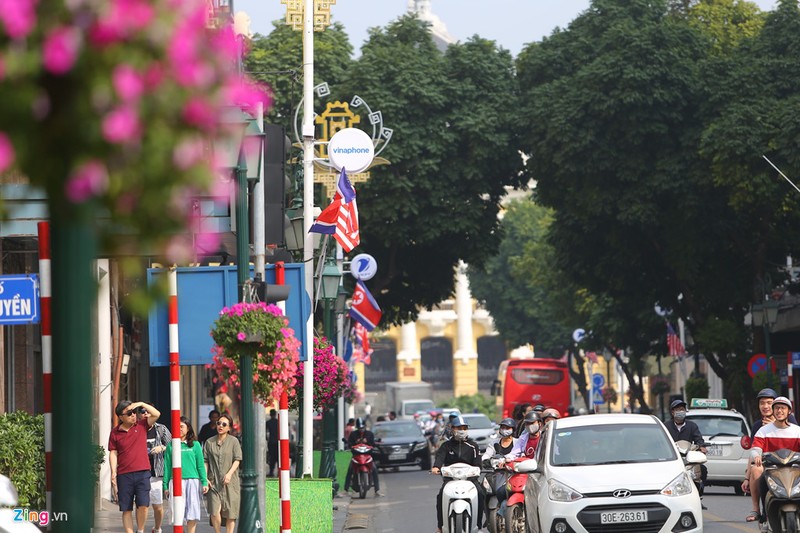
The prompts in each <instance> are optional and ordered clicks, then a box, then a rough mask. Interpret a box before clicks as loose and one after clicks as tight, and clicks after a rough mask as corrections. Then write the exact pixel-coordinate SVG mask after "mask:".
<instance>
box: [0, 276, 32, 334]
mask: <svg viewBox="0 0 800 533" xmlns="http://www.w3.org/2000/svg"><path fill="white" fill-rule="evenodd" d="M40 318H41V317H40V315H39V276H37V275H36V274H26V275H9V276H0V324H3V325H14V324H37V323H38V322H39V320H40Z"/></svg>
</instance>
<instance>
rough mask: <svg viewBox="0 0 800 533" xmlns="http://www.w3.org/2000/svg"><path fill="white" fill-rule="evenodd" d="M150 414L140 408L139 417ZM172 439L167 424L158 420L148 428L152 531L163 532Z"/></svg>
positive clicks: (146, 416)
mask: <svg viewBox="0 0 800 533" xmlns="http://www.w3.org/2000/svg"><path fill="white" fill-rule="evenodd" d="M149 416H150V414H149V413H148V412H147V410H146V409H145V408H144V407H140V408H139V419H140V420H141V419H142V418H148V417H149ZM171 441H172V433H170V431H169V429H167V426H165V425H164V424H160V423H158V422H156V423H155V424H153V426H152V427H151V428H150V429H148V430H147V454H148V456H149V459H150V506H151V507H152V508H153V521H154V522H155V524H154V526H153V529H152V531H151V532H150V533H161V524H162V522H163V521H164V491H163V489H162V487H161V485H162V481H163V479H164V452H165V451H166V450H167V446H168V445H169V443H170V442H171Z"/></svg>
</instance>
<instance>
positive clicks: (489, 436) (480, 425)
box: [461, 414, 497, 453]
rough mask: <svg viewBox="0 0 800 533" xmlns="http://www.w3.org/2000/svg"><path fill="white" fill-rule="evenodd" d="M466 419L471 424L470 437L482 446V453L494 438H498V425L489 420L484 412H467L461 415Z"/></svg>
mask: <svg viewBox="0 0 800 533" xmlns="http://www.w3.org/2000/svg"><path fill="white" fill-rule="evenodd" d="M461 416H463V417H464V420H465V421H466V422H467V424H469V429H468V430H467V434H468V435H469V438H471V439H472V440H474V441H475V443H476V444H477V445H478V448H480V450H481V453H483V452H484V450H486V447H487V446H489V443H491V442H492V441H493V440H494V439H496V438H497V434H496V427H495V425H494V423H493V422H492V421H491V420H489V417H488V416H486V415H483V414H466V415H461Z"/></svg>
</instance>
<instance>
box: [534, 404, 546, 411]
mask: <svg viewBox="0 0 800 533" xmlns="http://www.w3.org/2000/svg"><path fill="white" fill-rule="evenodd" d="M533 410H534V411H536V412H537V413H541V412H543V411H544V405H542V404H540V403H537V404H536V405H534V406H533Z"/></svg>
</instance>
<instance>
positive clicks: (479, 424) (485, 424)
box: [464, 415, 492, 429]
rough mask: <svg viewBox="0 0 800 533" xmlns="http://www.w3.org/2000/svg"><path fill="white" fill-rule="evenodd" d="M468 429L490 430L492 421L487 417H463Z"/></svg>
mask: <svg viewBox="0 0 800 533" xmlns="http://www.w3.org/2000/svg"><path fill="white" fill-rule="evenodd" d="M464 420H466V421H467V424H469V429H492V421H491V420H489V417H488V416H485V415H481V416H465V417H464Z"/></svg>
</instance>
